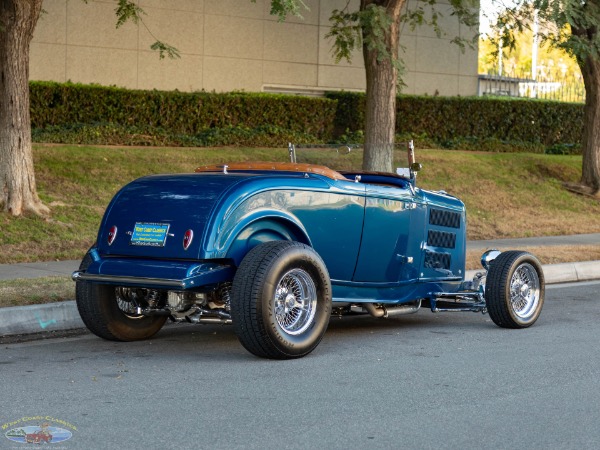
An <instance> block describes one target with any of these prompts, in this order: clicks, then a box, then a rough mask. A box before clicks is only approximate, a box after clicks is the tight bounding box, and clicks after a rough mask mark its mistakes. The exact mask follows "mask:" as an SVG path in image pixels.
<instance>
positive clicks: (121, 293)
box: [115, 287, 144, 319]
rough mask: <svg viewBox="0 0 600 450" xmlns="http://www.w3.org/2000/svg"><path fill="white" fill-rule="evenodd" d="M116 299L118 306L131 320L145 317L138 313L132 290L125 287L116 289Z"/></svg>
mask: <svg viewBox="0 0 600 450" xmlns="http://www.w3.org/2000/svg"><path fill="white" fill-rule="evenodd" d="M115 297H116V300H117V306H118V307H119V309H120V310H121V311H122V312H123V314H125V315H126V316H127V317H129V318H130V319H140V318H143V317H144V316H142V315H141V314H138V313H137V305H136V302H135V294H133V293H132V292H131V289H129V288H125V287H118V288H115Z"/></svg>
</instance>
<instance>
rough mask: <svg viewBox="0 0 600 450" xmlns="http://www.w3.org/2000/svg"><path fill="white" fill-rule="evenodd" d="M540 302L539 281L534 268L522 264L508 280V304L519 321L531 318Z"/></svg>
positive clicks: (527, 264)
mask: <svg viewBox="0 0 600 450" xmlns="http://www.w3.org/2000/svg"><path fill="white" fill-rule="evenodd" d="M539 301H540V279H539V277H538V274H537V271H536V270H535V268H534V267H533V266H532V265H531V264H529V263H524V264H521V265H520V266H518V267H517V269H516V270H515V272H514V274H513V276H512V278H511V280H510V303H511V306H512V309H513V311H514V313H515V314H516V315H517V316H518V317H519V318H521V319H523V320H527V319H529V318H530V317H532V316H533V315H534V314H535V313H536V311H537V306H538V302H539Z"/></svg>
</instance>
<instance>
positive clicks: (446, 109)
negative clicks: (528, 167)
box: [327, 92, 583, 153]
mask: <svg viewBox="0 0 600 450" xmlns="http://www.w3.org/2000/svg"><path fill="white" fill-rule="evenodd" d="M327 98H330V99H332V100H337V102H338V108H337V114H336V117H335V128H334V134H335V135H336V136H340V135H344V134H345V135H348V134H351V133H353V132H356V131H358V130H362V128H363V124H364V115H365V95H364V94H361V93H349V92H329V93H327ZM582 127H583V105H581V104H576V103H561V102H553V101H544V100H532V99H514V98H487V97H426V96H412V95H401V96H399V97H398V101H397V117H396V133H398V134H401V135H408V136H410V135H414V136H421V137H427V138H428V139H431V140H433V141H435V142H437V143H438V145H440V146H441V147H444V148H462V149H475V148H477V149H481V150H484V149H494V150H495V151H498V150H500V151H507V150H509V148H510V147H514V148H516V149H518V150H521V149H526V150H527V151H538V152H541V151H544V149H545V148H547V147H549V148H553V146H555V145H559V146H565V145H566V146H567V148H568V149H569V151H570V152H571V153H573V152H576V151H577V149H578V148H579V145H580V140H581V133H582ZM479 146H481V147H482V148H479ZM473 147H475V148H473ZM501 149H504V150H501Z"/></svg>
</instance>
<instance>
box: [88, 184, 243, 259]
mask: <svg viewBox="0 0 600 450" xmlns="http://www.w3.org/2000/svg"><path fill="white" fill-rule="evenodd" d="M247 176H248V175H232V174H230V175H227V176H223V175H221V174H180V175H153V176H149V177H144V178H140V179H137V180H135V181H133V182H131V183H129V184H128V185H126V186H125V187H123V189H121V191H119V193H117V195H116V196H115V197H114V198H113V200H112V202H111V204H110V205H109V207H108V208H107V210H106V213H105V215H104V218H103V220H102V225H101V227H100V231H99V233H98V249H99V251H100V253H101V254H103V255H107V256H110V255H112V256H117V255H118V256H132V257H143V258H161V259H163V258H168V259H171V258H176V259H197V258H198V255H199V253H200V250H201V248H202V238H203V236H204V233H205V228H206V225H207V223H208V220H209V219H210V215H211V213H212V211H213V208H214V206H215V204H216V203H217V202H218V200H219V199H220V198H221V197H222V195H223V194H224V193H225V192H226V191H227V190H228V189H229V188H230V187H231V186H232V185H234V184H236V183H238V182H239V181H241V180H242V179H243V178H246V177H247Z"/></svg>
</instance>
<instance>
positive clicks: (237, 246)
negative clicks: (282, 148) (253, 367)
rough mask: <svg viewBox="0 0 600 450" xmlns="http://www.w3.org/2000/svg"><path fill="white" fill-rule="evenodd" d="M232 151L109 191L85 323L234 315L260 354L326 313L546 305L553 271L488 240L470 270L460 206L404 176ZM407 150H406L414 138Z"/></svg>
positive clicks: (530, 309) (124, 336)
mask: <svg viewBox="0 0 600 450" xmlns="http://www.w3.org/2000/svg"><path fill="white" fill-rule="evenodd" d="M290 155H291V162H289V163H232V164H229V165H222V166H205V167H199V168H198V169H197V170H196V172H195V173H190V174H175V175H153V176H147V177H143V178H140V179H137V180H135V181H133V182H131V183H129V184H128V185H126V186H125V187H123V188H122V189H121V190H120V191H119V192H118V193H117V194H116V195H115V196H114V198H113V199H112V201H111V202H110V204H109V205H108V207H107V209H106V212H105V214H104V217H103V219H102V222H101V225H100V230H99V232H98V237H97V241H96V243H95V244H94V245H93V246H92V248H91V249H90V250H89V251H88V253H87V254H86V255H85V257H84V259H83V261H82V263H81V266H80V268H79V270H78V271H76V272H75V273H74V274H73V279H74V280H75V281H76V282H77V283H76V299H77V306H78V309H79V312H80V314H81V317H82V319H83V321H84V323H85V324H86V326H87V327H88V328H89V329H90V330H91V331H92V332H93V333H95V334H96V335H98V336H100V337H102V338H105V339H111V340H121V341H129V340H137V339H145V338H149V337H150V336H152V335H153V334H155V333H156V332H157V331H158V330H160V328H161V327H162V326H163V324H164V323H165V321H166V320H167V319H171V320H173V321H187V322H191V323H224V324H225V323H232V324H233V327H234V330H235V333H236V335H237V336H238V338H239V340H240V342H241V343H242V345H243V346H244V347H245V348H246V349H247V350H249V351H250V352H251V353H253V354H255V355H257V356H261V357H266V358H275V359H286V358H297V357H301V356H304V355H306V354H308V353H309V352H311V351H312V350H313V349H314V348H315V347H316V346H317V345H318V344H319V342H320V340H321V338H322V337H323V334H324V333H325V330H326V328H327V325H328V322H329V318H330V316H331V315H332V314H335V315H343V314H356V313H363V314H370V315H371V316H374V317H381V318H387V317H393V316H397V315H401V314H409V313H415V312H417V311H418V310H419V309H420V308H421V307H422V306H427V307H429V308H430V309H431V311H433V312H438V311H480V312H488V313H489V315H490V317H491V318H492V320H493V321H494V322H495V323H496V324H497V325H499V326H501V327H506V328H524V327H528V326H530V325H532V324H533V323H534V322H535V321H536V320H537V318H538V316H539V314H540V312H541V309H542V305H543V302H544V275H543V272H542V269H541V266H540V263H539V262H538V260H537V259H536V258H535V257H534V256H532V255H531V254H529V253H526V252H521V251H507V252H503V253H500V252H498V251H488V252H486V253H484V255H483V256H482V264H483V266H484V269H485V271H482V272H481V273H478V274H477V276H476V277H475V278H474V279H473V280H465V253H466V251H465V249H466V230H465V228H466V221H465V207H464V204H463V203H462V202H461V201H460V200H458V199H457V198H455V197H453V196H451V195H448V194H446V193H444V192H443V191H442V192H431V191H426V190H423V189H420V188H418V187H416V170H418V164H414V161H411V160H410V158H409V166H410V167H409V169H408V170H406V171H405V172H404V173H403V176H400V175H396V174H387V173H362V172H339V171H335V170H332V169H329V168H327V167H324V166H318V165H311V164H301V163H298V162H296V156H295V155H296V153H295V149H294V147H293V146H290ZM409 155H411V152H410V151H409Z"/></svg>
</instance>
